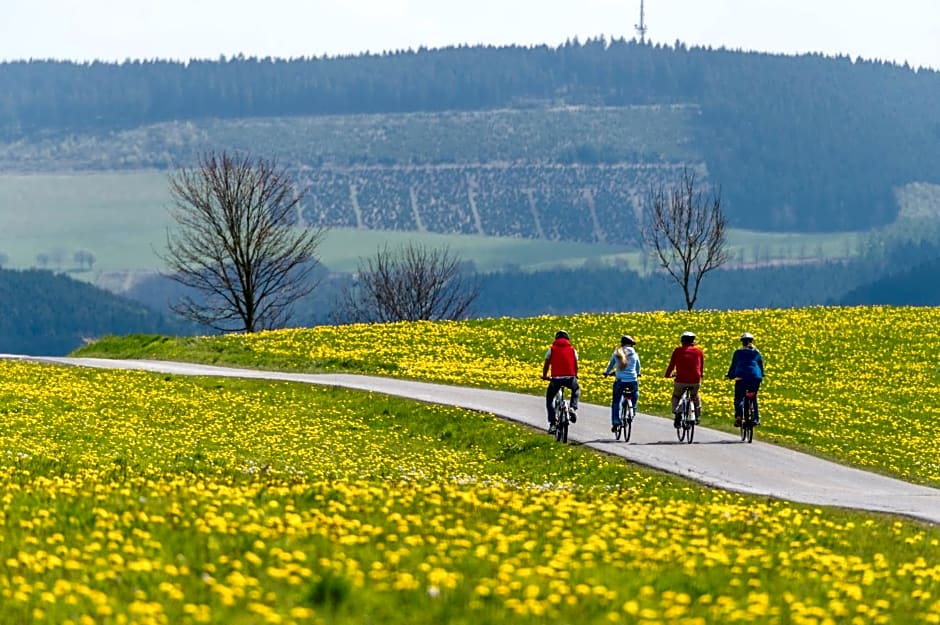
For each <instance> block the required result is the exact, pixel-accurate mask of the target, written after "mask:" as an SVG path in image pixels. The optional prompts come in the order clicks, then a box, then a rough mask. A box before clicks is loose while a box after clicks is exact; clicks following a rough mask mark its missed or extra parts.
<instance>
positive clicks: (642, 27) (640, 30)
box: [633, 0, 646, 43]
mask: <svg viewBox="0 0 940 625" xmlns="http://www.w3.org/2000/svg"><path fill="white" fill-rule="evenodd" d="M645 19H646V14H645V12H644V11H643V0H640V23H639V24H634V25H633V27H634V28H636V34H637V35H639V36H640V43H646V21H645Z"/></svg>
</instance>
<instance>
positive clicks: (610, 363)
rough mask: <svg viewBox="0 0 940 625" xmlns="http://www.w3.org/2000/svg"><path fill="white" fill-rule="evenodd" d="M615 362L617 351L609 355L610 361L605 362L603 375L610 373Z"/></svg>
mask: <svg viewBox="0 0 940 625" xmlns="http://www.w3.org/2000/svg"><path fill="white" fill-rule="evenodd" d="M616 362H617V352H614V353H613V355H612V356H611V357H610V361H609V362H608V363H607V368H606V369H604V375H610V374H611V373H613V372H614V365H615V363H616Z"/></svg>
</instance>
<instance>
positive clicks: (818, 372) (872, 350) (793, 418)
mask: <svg viewBox="0 0 940 625" xmlns="http://www.w3.org/2000/svg"><path fill="white" fill-rule="evenodd" d="M559 327H563V328H566V329H567V330H568V331H569V333H570V334H571V336H572V338H573V340H574V342H575V345H576V347H577V348H578V352H579V357H580V362H581V365H580V366H581V369H582V371H583V374H582V376H581V380H582V382H581V386H582V398H583V399H584V401H587V402H591V403H596V404H604V403H606V402H608V401H609V393H610V385H609V383H608V382H607V381H606V380H602V379H601V378H600V375H599V374H600V372H601V371H603V369H604V367H605V366H606V364H607V361H608V359H609V357H610V353H611V350H612V349H613V345H614V344H615V343H616V339H617V337H619V336H620V335H621V334H623V333H628V334H631V335H633V336H634V337H636V338H637V339H638V344H637V349H638V351H639V353H640V357H641V361H642V363H643V371H644V378H643V380H642V382H641V392H640V395H641V402H640V411H641V412H645V413H650V414H660V415H663V414H666V413H667V412H668V406H669V397H670V395H671V391H672V386H671V384H670V383H669V382H668V381H667V380H664V379H663V378H662V374H663V372H664V371H665V369H666V365H667V363H668V361H669V355H670V352H671V350H672V348H673V347H674V346H675V345H676V342H677V340H678V339H677V337H678V336H679V334H680V333H681V332H683V331H685V330H688V329H693V330H695V331H696V332H697V333H698V335H699V339H698V342H699V344H700V345H701V346H702V348H703V349H704V350H705V354H706V361H707V362H706V380H705V383H704V385H703V387H702V394H703V406H704V408H703V411H704V414H703V417H702V418H703V422H704V424H705V425H706V426H708V427H716V428H720V429H726V430H730V429H732V416H733V407H732V402H731V398H732V387H731V384H730V382H728V381H727V380H724V379H723V376H724V373H725V372H726V371H727V367H728V363H729V362H730V358H731V354H732V352H733V350H734V348H735V347H736V346H737V344H738V341H737V337H738V336H740V333H741V332H742V331H744V330H745V329H746V330H747V331H749V332H751V333H753V334H754V335H755V336H757V337H758V346H759V347H760V349H761V352H762V353H763V355H764V358H765V359H766V365H767V371H768V378H767V381H766V382H765V383H764V385H763V386H762V388H761V413H762V421H763V424H762V426H761V428H760V432H759V435H758V436H759V438H761V439H762V440H769V441H772V442H775V443H779V444H783V445H788V446H791V447H795V448H797V449H801V450H803V451H808V452H810V453H814V454H818V455H821V456H824V457H826V458H830V459H834V460H837V461H839V462H843V463H846V464H850V465H854V466H857V467H861V468H864V469H867V470H870V471H876V472H880V473H884V474H888V475H892V476H895V477H899V478H901V479H905V480H908V481H912V482H917V483H922V484H927V485H931V486H937V485H940V447H938V446H937V445H936V437H935V436H934V435H933V427H932V426H933V423H934V422H935V421H936V420H937V419H940V409H938V408H937V406H936V405H935V404H934V403H933V402H931V401H930V398H931V397H933V396H934V395H935V394H936V392H937V391H940V372H938V370H937V368H936V366H934V364H933V361H934V359H933V357H932V356H931V349H932V346H933V345H934V341H933V340H932V338H931V337H935V336H936V335H937V330H936V328H937V327H940V308H914V307H897V308H895V307H857V308H825V307H816V308H807V309H787V310H752V311H724V312H722V311H694V312H692V313H688V312H668V313H667V312H650V313H625V314H583V315H575V316H571V317H560V318H559V317H549V316H543V317H534V318H529V319H511V318H501V319H476V320H470V321H462V322H439V323H398V324H384V325H383V324H374V325H350V326H321V327H317V328H310V329H303V328H300V329H292V330H285V331H279V332H265V333H258V334H252V335H237V334H232V335H226V336H217V337H205V338H184V339H173V338H164V339H156V340H155V339H153V338H152V337H113V338H108V339H105V340H102V341H100V342H98V343H94V344H92V345H89V346H87V347H84V348H81V349H79V350H78V351H77V352H76V354H77V355H87V356H95V355H101V356H106V357H107V356H120V357H149V358H158V359H159V358H166V359H174V360H191V361H196V362H211V363H218V364H232V365H236V366H242V367H261V368H272V369H286V370H295V371H344V370H346V371H356V372H362V373H374V374H379V375H391V376H396V377H404V378H411V379H419V380H426V381H430V382H439V383H445V384H458V385H463V386H477V387H490V388H499V389H503V390H511V391H516V392H522V393H528V394H532V395H538V394H541V393H542V392H543V391H544V385H543V382H542V381H541V380H540V378H539V374H540V372H541V360H540V357H541V355H542V354H543V353H544V350H545V349H546V347H547V344H548V342H549V341H550V338H551V337H552V336H553V335H554V332H555V331H556V330H557V329H558V328H559ZM873 362H878V363H879V366H875V367H873V366H872V363H873Z"/></svg>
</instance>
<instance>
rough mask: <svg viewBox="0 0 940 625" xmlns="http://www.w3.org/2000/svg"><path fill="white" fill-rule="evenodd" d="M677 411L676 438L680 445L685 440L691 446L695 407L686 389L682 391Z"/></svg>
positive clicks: (693, 432)
mask: <svg viewBox="0 0 940 625" xmlns="http://www.w3.org/2000/svg"><path fill="white" fill-rule="evenodd" d="M678 410H679V425H678V427H676V436H677V437H678V438H679V442H680V443H681V442H682V441H683V440H685V441H686V442H687V443H689V444H691V443H692V438H693V437H694V436H695V406H694V405H693V403H692V397H691V395H690V393H689V388H688V387H686V388H685V390H684V391H682V397H681V398H680V399H679V406H678Z"/></svg>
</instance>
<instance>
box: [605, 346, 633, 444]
mask: <svg viewBox="0 0 940 625" xmlns="http://www.w3.org/2000/svg"><path fill="white" fill-rule="evenodd" d="M635 345H636V341H635V340H633V337H632V336H629V335H624V336H621V337H620V347H618V348H617V349H615V350H614V353H613V354H611V356H610V362H608V363H607V369H605V370H604V377H605V378H606V377H607V376H609V375H614V397H613V399H612V400H611V402H610V423H611V428H610V431H611V432H616V431H617V426H619V425H620V398H621V397H623V394H624V392H629V393H631V394H632V395H633V402H632V404H633V410H634V411H636V402H637V399H639V396H640V389H639V385H640V382H639V378H640V356H639V355H638V354H637V353H636V349H634V346H635Z"/></svg>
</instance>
